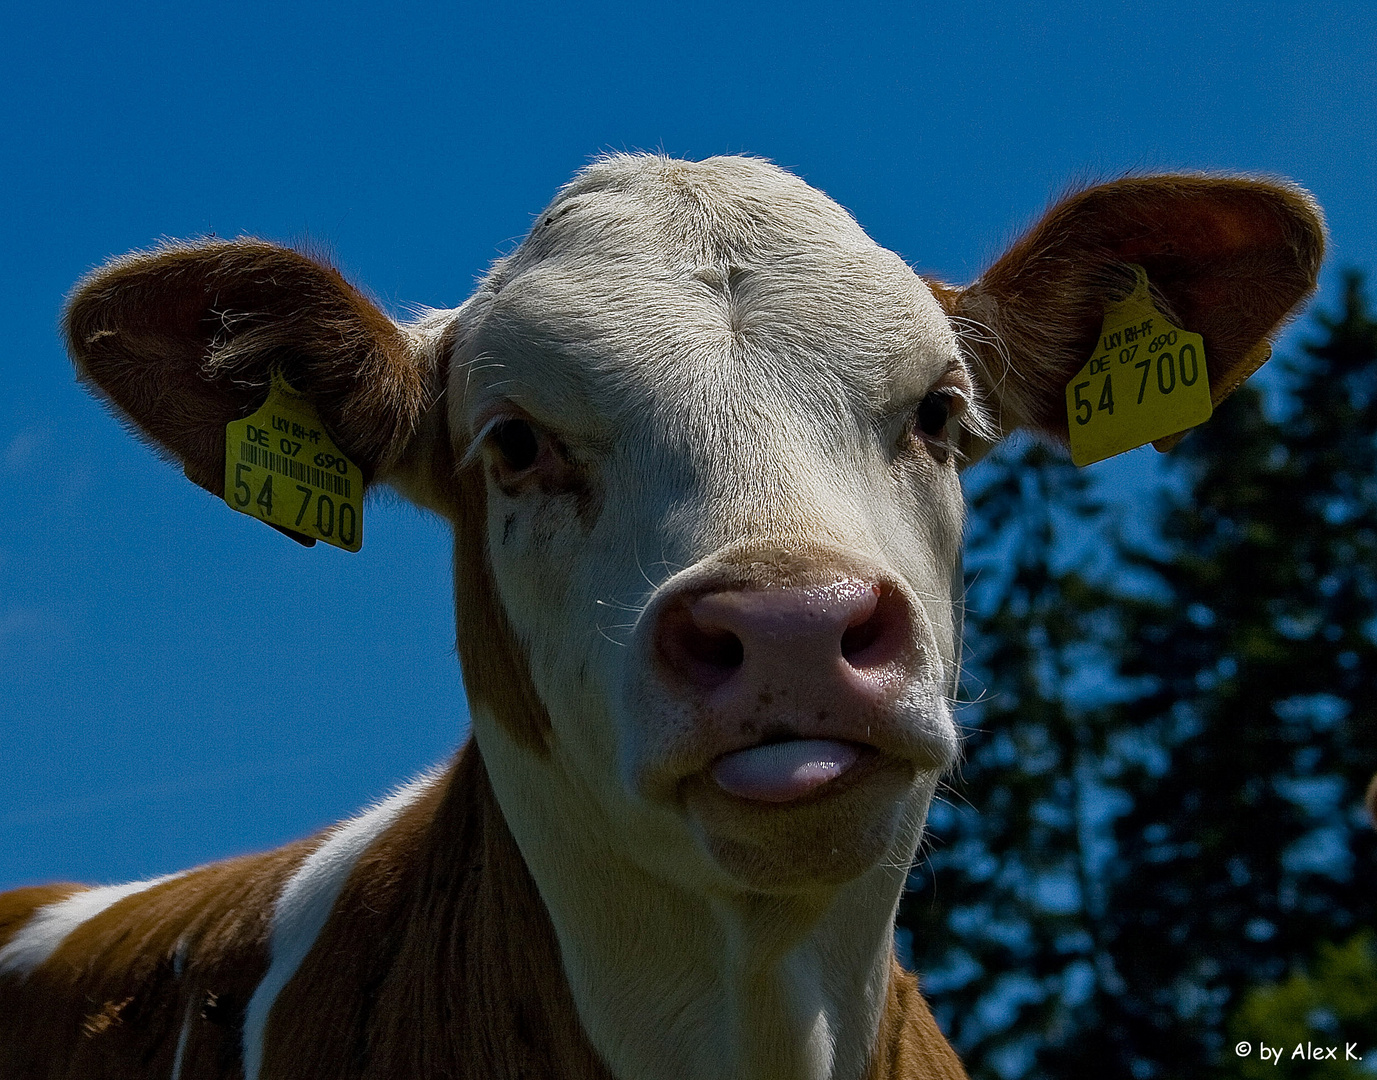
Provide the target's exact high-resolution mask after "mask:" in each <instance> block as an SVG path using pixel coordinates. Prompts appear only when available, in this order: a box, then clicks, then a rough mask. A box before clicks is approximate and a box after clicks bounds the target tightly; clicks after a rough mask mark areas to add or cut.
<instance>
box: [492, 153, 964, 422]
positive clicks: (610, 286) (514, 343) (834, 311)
mask: <svg viewBox="0 0 1377 1080" xmlns="http://www.w3.org/2000/svg"><path fill="white" fill-rule="evenodd" d="M479 310H481V316H480V319H479V321H480V322H481V323H482V326H481V329H479V331H478V336H479V340H477V341H476V342H475V346H476V350H477V355H479V356H481V357H484V358H486V359H497V360H498V361H499V362H500V363H502V364H503V365H504V372H503V374H504V376H516V372H515V370H512V369H511V368H509V367H507V366H506V363H507V361H508V360H512V361H514V360H515V359H516V356H517V354H520V355H522V356H525V357H530V356H531V351H532V349H534V350H536V351H538V352H543V353H545V354H546V355H547V358H548V359H553V358H554V357H555V356H556V355H558V356H561V357H563V359H564V360H566V361H569V362H568V363H556V364H555V365H554V368H558V369H563V370H553V369H552V368H551V366H550V365H549V363H548V362H547V363H544V364H540V365H539V366H540V367H541V369H542V370H541V382H542V384H543V385H544V388H545V390H546V392H549V391H550V390H552V389H553V386H552V383H558V382H563V381H566V380H567V381H569V382H570V383H577V384H578V385H577V388H576V389H575V387H573V386H570V389H571V390H574V392H575V393H576V394H577V395H578V396H585V395H587V394H589V393H590V392H591V393H592V394H593V395H594V396H595V397H596V396H597V390H596V388H595V387H593V386H591V385H590V380H591V382H593V383H596V382H598V379H597V373H598V372H599V371H608V370H612V369H618V375H617V377H616V378H615V379H614V380H613V382H614V383H616V384H618V388H617V390H616V391H615V393H616V394H617V395H620V394H621V393H622V392H623V391H624V390H625V383H624V380H625V379H627V378H630V379H632V380H633V381H637V382H641V383H642V384H643V385H647V386H653V387H664V386H669V385H673V384H675V383H680V380H682V379H684V378H685V377H686V376H687V380H688V384H689V385H685V386H683V387H682V389H684V390H687V391H689V392H690V393H693V392H694V391H697V393H699V394H704V395H706V396H707V398H708V399H709V400H717V399H719V398H720V396H721V391H722V390H723V389H724V388H725V386H726V385H733V386H736V387H738V388H739V387H741V386H742V385H743V383H742V381H741V380H742V379H743V377H744V379H745V380H746V382H747V383H751V382H756V381H757V380H762V381H763V382H770V383H773V384H774V386H775V387H776V388H777V389H780V390H782V391H783V392H784V393H785V394H786V396H788V397H790V398H795V399H797V398H798V397H800V396H806V397H808V398H809V399H810V400H813V401H815V402H816V403H817V405H818V406H819V407H820V408H821V409H822V411H823V412H826V413H829V414H830V415H831V416H832V418H833V419H835V418H836V417H837V414H838V412H840V411H853V410H854V409H855V408H856V407H857V406H858V405H859V406H862V407H863V408H865V409H866V410H867V411H871V412H873V411H875V410H884V409H885V408H887V407H888V406H889V404H890V398H891V397H892V396H893V395H894V394H896V393H897V394H899V395H900V396H904V395H908V394H911V393H912V392H913V391H914V389H915V387H913V386H910V385H905V384H904V383H905V380H904V378H903V376H907V375H910V374H911V373H912V371H913V369H914V367H915V363H916V365H917V367H918V368H919V369H920V370H921V371H922V372H925V373H927V374H928V375H929V376H930V377H932V378H935V377H937V376H938V375H940V374H941V371H942V370H943V369H944V367H945V365H946V363H948V362H949V361H950V360H951V359H952V358H954V357H955V356H956V355H957V349H956V342H955V334H954V332H953V330H952V328H951V326H950V323H949V322H948V320H947V318H946V316H945V314H944V313H943V312H942V310H941V309H940V307H939V305H938V304H937V303H936V301H935V299H934V298H933V296H932V294H931V292H930V291H929V289H928V288H927V286H926V285H925V284H924V283H923V282H922V281H921V279H919V278H918V277H917V276H916V275H915V274H914V273H913V271H912V270H911V269H910V268H909V267H908V266H906V265H905V264H904V262H903V261H902V260H901V259H900V258H899V257H898V256H897V255H895V254H894V253H893V252H890V251H887V250H885V249H884V248H881V247H880V246H879V245H877V244H876V243H875V242H874V241H873V240H871V239H870V238H869V237H868V236H867V235H866V234H865V232H864V231H863V230H862V229H861V228H860V226H859V225H857V224H856V222H855V221H854V220H853V219H852V218H851V216H850V215H849V214H847V212H846V211H845V210H843V209H842V208H841V207H840V206H838V205H837V204H836V203H834V202H833V201H832V200H831V199H829V198H828V197H827V196H826V195H824V194H822V193H821V192H819V191H816V190H815V189H813V188H811V187H809V186H808V185H807V184H805V183H804V182H803V181H802V180H800V179H798V178H797V177H795V176H792V175H790V174H789V173H787V172H785V171H784V170H782V169H780V168H777V167H776V166H774V165H771V164H769V163H767V162H763V161H759V160H756V159H751V158H712V159H709V160H707V161H703V162H684V161H672V160H668V159H665V158H662V157H654V156H630V155H620V156H617V157H612V158H607V159H604V160H602V161H599V162H597V163H595V164H593V165H591V166H590V167H589V168H588V169H586V170H585V171H584V172H583V173H581V174H580V175H579V176H578V177H577V178H576V179H575V180H574V181H572V182H571V183H570V184H569V185H568V186H567V187H565V189H564V190H563V191H561V192H560V194H559V195H558V196H557V197H556V198H555V200H554V202H553V203H552V204H551V205H550V207H549V209H547V210H546V211H545V212H544V213H543V214H542V215H541V216H540V218H539V219H538V220H537V222H536V224H535V227H534V228H533V229H532V232H531V235H530V236H529V237H528V238H527V239H526V241H525V242H524V243H523V244H522V245H521V247H520V248H519V249H518V250H517V251H516V252H514V253H513V254H512V255H511V256H509V257H508V258H506V259H504V260H502V261H500V262H499V263H497V264H496V265H495V266H494V267H493V270H492V272H491V274H490V275H489V277H488V278H487V280H486V281H485V283H484V286H483V288H482V289H481V290H480V300H479V308H478V309H476V310H475V314H478V313H479ZM627 360H633V361H634V364H633V365H632V367H633V368H634V370H627V365H626V363H625V362H626V361H627ZM728 360H735V361H737V363H731V364H727V363H726V361H728ZM518 366H524V365H518ZM896 375H899V376H901V378H900V379H899V380H898V381H896V379H895V376H896ZM719 379H721V380H726V382H724V383H723V385H720V386H719V385H717V383H718V381H719ZM761 388H762V389H764V387H763V385H761ZM604 389H611V387H610V386H609V387H605V388H604ZM918 389H921V387H920V388H918ZM820 392H821V394H822V397H821V398H819V397H818V394H819V393H820ZM614 408H615V403H614Z"/></svg>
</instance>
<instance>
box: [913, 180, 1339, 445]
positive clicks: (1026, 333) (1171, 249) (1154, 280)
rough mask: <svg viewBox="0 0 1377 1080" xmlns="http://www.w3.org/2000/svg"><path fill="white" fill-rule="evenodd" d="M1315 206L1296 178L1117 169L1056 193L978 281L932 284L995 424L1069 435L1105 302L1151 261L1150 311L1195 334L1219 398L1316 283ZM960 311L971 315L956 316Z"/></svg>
mask: <svg viewBox="0 0 1377 1080" xmlns="http://www.w3.org/2000/svg"><path fill="white" fill-rule="evenodd" d="M1323 255H1324V222H1323V219H1322V218H1321V215H1320V208H1319V207H1318V206H1317V205H1316V203H1315V201H1314V200H1313V199H1312V198H1311V197H1310V196H1309V195H1308V194H1307V193H1306V192H1304V191H1302V190H1301V189H1300V188H1298V187H1295V186H1294V185H1291V184H1286V183H1279V182H1275V181H1258V180H1247V179H1239V178H1221V177H1210V176H1144V177H1132V178H1129V179H1125V180H1118V181H1115V182H1113V183H1109V184H1104V185H1101V186H1099V187H1093V188H1089V189H1088V190H1085V191H1081V192H1079V193H1076V194H1073V195H1071V196H1069V197H1067V198H1065V199H1063V200H1061V201H1060V202H1059V203H1057V204H1056V205H1055V206H1054V207H1053V208H1052V209H1051V210H1049V211H1048V212H1047V214H1046V215H1045V216H1044V217H1043V219H1042V220H1041V221H1040V222H1038V224H1037V225H1035V226H1034V227H1033V228H1032V229H1031V230H1029V231H1028V232H1027V233H1026V234H1025V235H1024V236H1023V237H1022V238H1021V239H1019V240H1018V241H1017V242H1016V243H1015V244H1014V245H1013V246H1012V247H1011V248H1010V249H1009V251H1008V252H1007V253H1006V254H1005V255H1003V256H1002V257H1001V258H1000V259H999V260H998V261H997V262H996V263H995V264H994V265H993V266H991V267H990V269H989V270H988V271H986V272H985V273H984V274H983V275H982V276H981V277H980V279H979V280H978V281H976V282H975V284H973V285H971V286H970V287H969V288H966V289H963V290H947V289H942V288H939V289H938V290H937V293H938V296H939V298H940V299H941V300H942V301H943V303H944V305H945V306H946V307H947V309H948V311H949V312H950V313H951V314H952V315H953V316H955V317H956V318H957V322H958V326H959V327H962V326H963V327H965V328H967V329H969V331H970V332H969V333H964V334H963V337H964V338H965V340H966V342H967V343H968V346H969V349H970V351H971V353H972V354H973V356H974V359H975V363H976V366H977V368H978V369H979V370H978V372H977V374H978V377H979V378H980V381H981V382H982V383H983V384H984V391H985V393H986V396H987V398H988V400H989V402H990V404H991V405H992V406H993V409H994V412H995V414H996V419H997V421H998V426H999V430H1000V431H1001V432H1004V433H1007V432H1009V431H1011V430H1013V429H1014V428H1015V427H1020V426H1026V427H1030V428H1033V429H1035V430H1037V431H1040V432H1042V433H1043V434H1045V435H1049V436H1051V437H1052V438H1055V439H1058V440H1060V441H1063V442H1064V441H1066V439H1067V438H1068V432H1067V416H1066V404H1065V392H1066V385H1067V383H1068V382H1069V381H1070V380H1071V378H1072V377H1073V376H1074V375H1075V374H1076V372H1078V371H1079V370H1080V369H1081V367H1082V365H1084V364H1085V363H1086V361H1088V360H1089V359H1090V358H1091V353H1092V351H1093V350H1094V348H1095V344H1096V341H1097V339H1098V336H1099V332H1100V327H1101V325H1102V322H1103V319H1104V315H1105V309H1106V307H1107V306H1109V305H1111V304H1113V303H1115V302H1117V301H1120V300H1123V299H1124V298H1125V297H1127V296H1128V295H1129V293H1130V292H1131V291H1132V289H1133V286H1134V283H1135V276H1134V272H1133V270H1132V269H1131V268H1130V264H1135V263H1136V264H1138V265H1140V266H1142V267H1143V268H1144V269H1145V270H1146V271H1147V276H1148V281H1149V283H1150V286H1151V289H1152V292H1153V297H1154V300H1155V301H1156V304H1157V307H1158V310H1160V311H1161V312H1162V314H1163V315H1165V316H1167V317H1168V318H1169V319H1170V320H1171V321H1172V322H1174V323H1175V324H1176V325H1177V326H1180V327H1182V328H1183V329H1185V330H1189V331H1192V332H1194V333H1198V334H1200V335H1201V336H1202V337H1203V338H1204V344H1205V357H1206V366H1207V369H1208V371H1209V377H1210V387H1211V394H1212V397H1213V398H1214V401H1215V403H1216V404H1218V403H1219V402H1220V401H1221V400H1223V398H1225V397H1227V396H1228V395H1229V394H1231V393H1232V392H1233V391H1234V390H1236V389H1237V388H1238V387H1239V386H1240V385H1241V384H1242V383H1243V381H1244V380H1245V379H1246V378H1247V377H1248V376H1249V375H1251V374H1252V373H1253V372H1254V371H1255V370H1257V368H1258V367H1260V366H1261V365H1262V363H1263V362H1264V361H1265V360H1266V359H1267V357H1268V355H1269V339H1270V337H1271V335H1273V334H1274V333H1275V332H1276V331H1277V329H1278V328H1279V327H1280V326H1281V325H1282V323H1283V322H1285V320H1286V319H1287V317H1288V316H1289V315H1290V314H1291V313H1292V312H1294V311H1295V309H1296V308H1297V306H1298V305H1299V304H1300V303H1301V302H1302V301H1303V300H1305V298H1306V297H1307V296H1309V295H1310V293H1311V292H1313V291H1314V289H1315V283H1316V279H1317V275H1318V274H1319V268H1320V261H1321V259H1322V257H1323ZM962 320H969V321H968V322H965V323H963V322H962Z"/></svg>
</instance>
